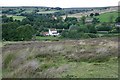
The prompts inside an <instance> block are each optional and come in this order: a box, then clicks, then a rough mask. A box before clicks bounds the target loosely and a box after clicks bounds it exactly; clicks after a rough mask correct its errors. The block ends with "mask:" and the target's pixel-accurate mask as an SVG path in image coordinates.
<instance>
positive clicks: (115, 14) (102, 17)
mask: <svg viewBox="0 0 120 80" xmlns="http://www.w3.org/2000/svg"><path fill="white" fill-rule="evenodd" d="M110 16H113V21H114V22H115V19H116V18H117V17H118V12H108V13H103V14H100V16H99V17H98V18H99V19H100V22H109V21H110Z"/></svg>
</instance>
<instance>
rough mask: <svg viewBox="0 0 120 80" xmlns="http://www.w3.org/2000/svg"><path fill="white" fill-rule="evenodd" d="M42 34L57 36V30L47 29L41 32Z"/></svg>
mask: <svg viewBox="0 0 120 80" xmlns="http://www.w3.org/2000/svg"><path fill="white" fill-rule="evenodd" d="M43 35H44V36H58V35H59V33H58V32H57V30H56V29H49V31H48V32H44V33H43Z"/></svg>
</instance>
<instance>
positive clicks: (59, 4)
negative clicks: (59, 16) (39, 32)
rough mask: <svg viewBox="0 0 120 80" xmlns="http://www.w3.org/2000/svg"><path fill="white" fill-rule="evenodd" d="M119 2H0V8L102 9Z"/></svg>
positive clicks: (2, 0) (73, 0)
mask: <svg viewBox="0 0 120 80" xmlns="http://www.w3.org/2000/svg"><path fill="white" fill-rule="evenodd" d="M118 2H119V0H0V6H48V7H104V6H117V5H118Z"/></svg>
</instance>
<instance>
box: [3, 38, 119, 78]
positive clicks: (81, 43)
mask: <svg viewBox="0 0 120 80" xmlns="http://www.w3.org/2000/svg"><path fill="white" fill-rule="evenodd" d="M117 44H118V42H117V38H104V39H101V38H98V39H86V40H66V41H53V42H39V41H36V42H25V43H22V42H18V43H7V44H5V45H4V46H3V53H2V54H3V77H7V78H8V77H17V78H19V77H22V78H23V77H24V78H29V77H39V78H53V77H55V78H57V77H60V78H62V77H79V78H80V77H81V78H90V77H96V78H98V77H103V78H106V77H107V78H108V77H110V78H111V77H113V78H114V77H117V75H118V73H117V72H118V71H117V68H118V65H117V55H118V54H117V53H118V45H117ZM111 59H112V60H111ZM83 62H84V63H83ZM108 66H109V67H108ZM87 68H89V69H87ZM98 69H99V70H101V71H98ZM111 69H112V71H111ZM84 70H85V71H84ZM79 71H81V72H79ZM91 72H92V73H91ZM69 73H70V74H69ZM82 73H83V74H82ZM85 74H86V75H85ZM104 74H106V75H104Z"/></svg>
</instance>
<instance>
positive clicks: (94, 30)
mask: <svg viewBox="0 0 120 80" xmlns="http://www.w3.org/2000/svg"><path fill="white" fill-rule="evenodd" d="M87 28H88V30H89V33H97V30H96V28H95V26H94V25H92V24H89V25H87Z"/></svg>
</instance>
